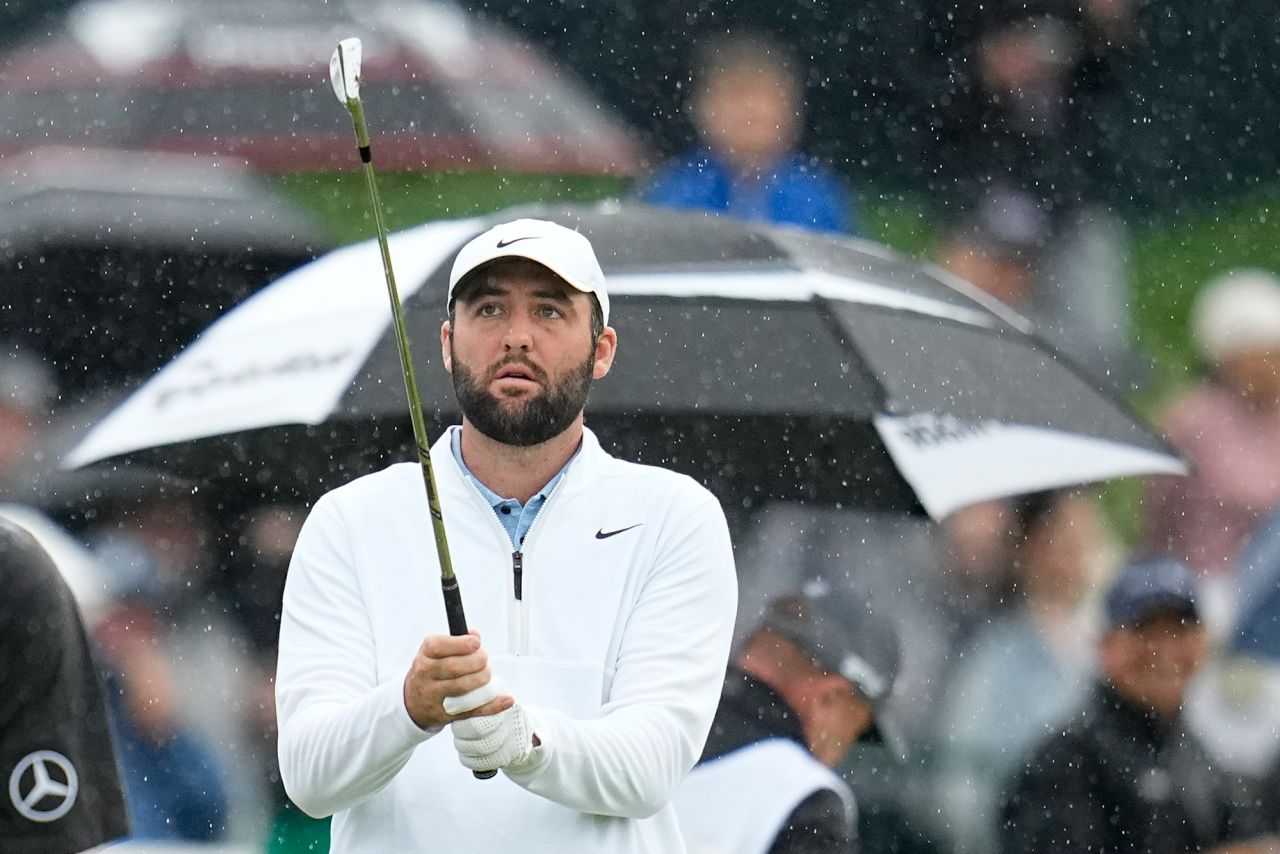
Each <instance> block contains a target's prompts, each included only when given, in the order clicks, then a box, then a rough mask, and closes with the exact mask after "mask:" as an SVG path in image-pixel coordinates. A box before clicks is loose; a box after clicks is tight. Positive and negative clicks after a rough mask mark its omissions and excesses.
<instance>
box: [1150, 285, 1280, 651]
mask: <svg viewBox="0 0 1280 854" xmlns="http://www.w3.org/2000/svg"><path fill="white" fill-rule="evenodd" d="M1191 332H1192V337H1193V340H1194V342H1195V344H1196V346H1197V349H1198V350H1199V354H1200V356H1201V358H1202V360H1203V362H1204V364H1205V366H1206V368H1207V375H1206V377H1205V379H1204V380H1203V381H1201V382H1199V383H1197V384H1195V385H1193V386H1191V387H1190V388H1188V389H1186V390H1185V391H1183V392H1182V393H1181V394H1179V395H1178V396H1177V397H1176V398H1175V399H1174V400H1173V401H1172V402H1171V403H1170V405H1169V406H1168V407H1167V409H1166V410H1165V412H1164V414H1163V415H1162V416H1161V419H1160V426H1161V427H1162V428H1163V430H1164V432H1165V434H1166V435H1167V436H1168V437H1169V440H1170V442H1172V443H1173V445H1174V446H1175V447H1177V448H1178V450H1179V451H1181V452H1182V454H1183V455H1184V456H1185V457H1186V458H1187V460H1188V461H1189V462H1190V463H1191V468H1192V473H1191V475H1189V476H1188V477H1153V478H1150V479H1149V480H1148V488H1147V494H1146V496H1145V500H1144V501H1143V504H1142V506H1143V508H1144V510H1145V519H1144V538H1145V546H1146V548H1147V549H1148V550H1149V551H1152V552H1156V553H1161V554H1169V555H1172V556H1173V557H1176V558H1178V559H1179V560H1182V561H1183V562H1185V563H1186V564H1187V565H1188V566H1189V567H1191V569H1193V570H1194V571H1195V572H1196V573H1198V574H1199V575H1200V576H1201V577H1202V583H1203V584H1204V585H1205V586H1204V593H1205V601H1204V602H1203V603H1202V608H1203V610H1204V611H1205V615H1204V616H1205V617H1206V619H1207V620H1208V622H1209V623H1210V625H1211V626H1212V627H1214V628H1221V627H1222V626H1223V625H1224V624H1225V623H1227V622H1229V620H1230V615H1231V608H1232V603H1231V601H1230V600H1231V596H1232V594H1231V592H1230V590H1231V583H1230V582H1231V580H1232V577H1233V575H1234V573H1235V571H1236V564H1237V562H1238V560H1239V557H1240V555H1241V552H1242V550H1243V548H1244V544H1245V541H1246V540H1247V539H1248V537H1249V536H1250V535H1251V534H1252V532H1253V531H1254V530H1255V529H1256V528H1257V526H1258V524H1259V523H1260V522H1261V521H1262V520H1263V519H1264V518H1265V517H1266V516H1267V513H1268V512H1269V511H1270V510H1271V509H1272V508H1274V507H1276V506H1277V505H1278V504H1280V277H1277V276H1276V275H1275V274H1273V273H1270V272H1267V271H1264V270H1232V271H1230V272H1227V273H1225V274H1223V275H1221V276H1218V277H1216V278H1214V279H1212V280H1211V281H1209V282H1208V283H1207V284H1206V285H1205V286H1204V287H1203V288H1202V289H1201V290H1200V292H1199V294H1198V295H1197V296H1196V299H1195V302H1194V303H1193V304H1192V309H1191Z"/></svg>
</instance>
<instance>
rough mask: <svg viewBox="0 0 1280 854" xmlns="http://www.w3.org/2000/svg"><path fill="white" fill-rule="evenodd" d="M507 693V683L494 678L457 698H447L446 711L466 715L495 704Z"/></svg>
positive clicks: (445, 701)
mask: <svg viewBox="0 0 1280 854" xmlns="http://www.w3.org/2000/svg"><path fill="white" fill-rule="evenodd" d="M505 693H507V686H506V683H504V682H503V681H502V680H501V679H499V678H498V677H497V676H492V677H490V678H489V681H488V682H486V683H485V684H484V685H481V686H480V687H479V688H473V689H472V690H470V691H468V692H467V693H465V694H462V695H460V696H457V697H445V698H444V710H445V711H446V712H448V713H449V714H451V715H461V714H465V713H466V712H470V711H474V710H475V709H478V708H480V707H481V706H483V705H484V704H485V703H491V702H493V701H494V700H496V699H498V698H499V697H501V696H502V695H503V694H505Z"/></svg>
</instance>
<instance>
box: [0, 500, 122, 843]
mask: <svg viewBox="0 0 1280 854" xmlns="http://www.w3.org/2000/svg"><path fill="white" fill-rule="evenodd" d="M0 589H3V590H4V596H3V597H0V650H3V659H2V660H0V780H2V781H5V782H6V784H7V785H6V786H5V792H6V793H7V796H5V797H0V850H3V851H5V852H8V854H43V852H50V851H83V850H86V849H88V848H93V847H94V846H97V845H100V844H101V843H104V842H108V841H110V840H113V839H116V838H118V837H121V836H124V835H125V834H127V833H128V832H129V823H128V813H127V810H126V808H125V801H124V791H123V789H122V787H121V782H120V772H119V769H118V766H117V762H116V755H115V751H114V749H113V746H112V742H111V733H110V730H109V728H108V723H107V713H106V707H105V704H104V703H103V694H102V683H101V681H100V679H99V677H98V670H97V667H96V665H95V663H94V661H93V656H92V654H91V652H90V647H89V639H88V637H87V636H86V634H85V628H84V625H83V623H82V622H81V617H80V611H79V608H77V606H76V602H75V599H74V598H72V595H71V591H70V589H69V588H68V587H67V585H66V583H65V582H64V581H63V580H62V577H61V575H60V573H59V572H58V569H57V567H56V566H55V565H54V563H53V561H52V560H51V559H50V557H49V555H48V554H46V553H45V551H44V550H43V549H42V548H40V546H39V545H38V544H37V542H36V540H35V539H34V538H33V537H32V536H31V534H29V533H28V532H26V531H25V530H23V529H22V528H19V527H18V526H17V525H14V524H12V523H10V522H8V521H5V520H0Z"/></svg>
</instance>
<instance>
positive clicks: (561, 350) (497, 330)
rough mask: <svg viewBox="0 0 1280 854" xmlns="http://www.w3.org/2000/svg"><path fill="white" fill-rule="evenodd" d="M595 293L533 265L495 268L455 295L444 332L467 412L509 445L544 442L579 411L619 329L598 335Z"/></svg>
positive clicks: (608, 361) (447, 358)
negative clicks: (595, 332)
mask: <svg viewBox="0 0 1280 854" xmlns="http://www.w3.org/2000/svg"><path fill="white" fill-rule="evenodd" d="M592 307H593V303H592V298H591V297H590V296H589V295H587V294H584V293H582V292H581V291H578V290H577V289H575V288H573V287H570V286H569V285H568V284H566V283H565V282H563V281H562V280H560V278H559V277H557V276H555V275H554V274H552V273H551V272H550V271H549V270H547V269H546V268H544V267H542V266H540V265H537V264H533V263H531V262H523V261H512V262H507V263H502V264H499V265H495V266H494V267H493V268H491V270H490V271H489V272H488V273H486V274H482V276H481V278H480V279H479V280H478V281H476V282H474V283H472V284H471V285H468V286H467V288H466V289H465V290H464V291H463V292H462V293H461V294H460V295H459V296H458V298H457V301H456V303H455V308H454V314H453V319H452V320H450V321H447V322H446V323H445V324H444V325H443V327H441V331H440V341H441V347H442V350H443V354H444V364H445V369H446V370H448V371H449V372H450V373H451V374H452V377H453V387H454V391H455V392H456V393H457V396H458V404H459V407H460V408H461V409H462V414H463V417H464V418H465V419H466V421H467V422H469V423H470V425H471V426H473V427H474V428H475V429H477V430H479V431H480V432H481V433H483V434H484V435H485V436H488V437H489V438H491V439H493V440H495V441H498V442H501V443H503V444H507V445H516V446H520V447H527V446H530V445H536V444H540V443H542V442H545V441H547V440H549V439H551V438H553V437H555V436H558V435H559V434H561V433H563V432H564V431H565V430H566V429H568V428H569V426H570V425H571V424H573V423H574V422H575V420H577V419H578V418H580V417H581V414H582V408H583V406H584V405H585V404H586V401H587V394H588V392H589V391H590V389H591V382H592V380H594V379H599V378H600V377H603V376H604V375H605V374H606V373H608V371H609V367H610V366H611V365H612V363H613V353H614V346H615V344H616V340H617V338H616V335H615V334H614V332H613V330H612V329H605V331H604V333H603V334H602V335H601V336H600V338H599V340H597V341H594V342H593V341H592V335H591V313H592Z"/></svg>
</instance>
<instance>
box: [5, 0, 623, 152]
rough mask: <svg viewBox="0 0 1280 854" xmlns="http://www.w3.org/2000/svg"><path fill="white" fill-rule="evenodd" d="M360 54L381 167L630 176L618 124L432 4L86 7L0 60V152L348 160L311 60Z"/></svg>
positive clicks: (456, 13) (318, 67)
mask: <svg viewBox="0 0 1280 854" xmlns="http://www.w3.org/2000/svg"><path fill="white" fill-rule="evenodd" d="M348 36H358V37H360V38H361V39H362V40H363V42H364V45H365V53H366V57H365V62H364V68H363V75H364V81H363V82H364V85H363V90H364V97H365V102H366V104H368V107H369V110H370V123H371V125H372V130H373V133H374V136H375V138H376V139H377V142H376V143H375V146H376V148H375V150H376V152H377V157H378V162H379V164H380V165H381V166H382V167H383V168H393V169H394V168H399V169H422V168H424V167H426V168H488V167H498V168H504V169H512V170H520V171H539V172H574V173H583V174H630V173H632V172H634V171H635V170H636V169H637V168H638V164H639V159H640V153H639V149H638V148H637V147H636V145H635V144H634V143H633V142H632V141H631V139H630V137H629V136H628V134H627V132H626V130H625V128H624V127H623V125H622V124H621V123H620V122H619V121H618V120H615V119H613V118H611V117H609V116H608V113H607V111H606V110H604V109H602V107H601V105H600V104H599V103H597V102H596V101H594V100H593V99H591V98H590V97H589V96H588V95H587V94H586V93H585V90H584V89H583V88H582V87H581V86H580V85H578V84H577V83H576V82H574V81H572V80H570V79H567V78H566V77H564V76H563V75H562V74H561V73H560V72H559V71H557V70H556V69H555V67H554V66H552V65H551V64H550V63H548V62H547V61H545V60H544V59H543V58H542V57H541V56H539V55H538V54H537V53H536V52H535V51H534V50H533V49H531V48H530V47H528V46H526V45H523V44H520V43H518V42H517V41H515V40H514V39H513V38H512V37H511V36H509V35H507V34H505V33H503V32H501V31H499V30H496V29H494V28H492V27H489V26H487V25H485V24H483V23H482V22H480V21H477V20H474V19H472V18H470V17H468V16H467V15H465V14H464V13H463V12H462V11H461V10H460V9H459V8H458V7H457V6H455V5H453V4H450V3H444V2H425V0H416V2H415V0H402V2H395V3H388V2H372V3H366V4H359V5H358V6H357V5H355V4H352V6H351V7H350V8H349V7H348V6H347V4H343V3H312V2H306V0H219V2H216V3H208V2H201V0H87V2H84V3H81V4H79V5H77V6H76V7H74V8H73V9H72V10H71V12H70V13H69V14H68V16H67V20H66V24H65V27H64V28H63V29H61V30H60V31H57V32H54V33H52V34H50V35H49V36H47V37H45V38H42V39H40V40H38V41H35V42H31V43H28V44H22V45H18V46H17V47H16V48H15V49H13V50H12V51H10V52H9V53H8V54H7V55H6V56H4V57H2V58H0V127H3V128H4V129H5V134H4V141H3V143H0V154H3V153H8V152H6V151H5V150H4V149H5V148H6V147H7V148H8V149H9V151H13V150H22V149H27V148H32V147H35V146H40V145H47V144H51V143H54V144H59V143H70V144H74V145H92V146H110V147H125V148H132V149H143V150H152V151H170V152H182V153H198V154H211V155H212V154H216V155H224V156H233V157H237V158H243V159H245V160H247V161H249V162H250V163H251V164H253V165H255V166H257V167H260V168H264V169H270V170H280V171H296V170H316V169H328V168H333V167H335V166H338V165H348V164H350V162H351V157H352V156H353V155H352V152H351V143H350V135H351V126H350V122H349V120H348V119H347V116H346V114H345V113H344V112H343V111H342V110H338V109H334V106H333V95H332V93H331V92H329V90H328V87H329V83H328V80H327V77H326V74H327V68H328V66H327V64H326V63H327V60H328V57H329V54H330V53H331V52H332V51H333V48H334V45H336V44H337V43H338V40H339V39H342V38H346V37H348Z"/></svg>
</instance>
